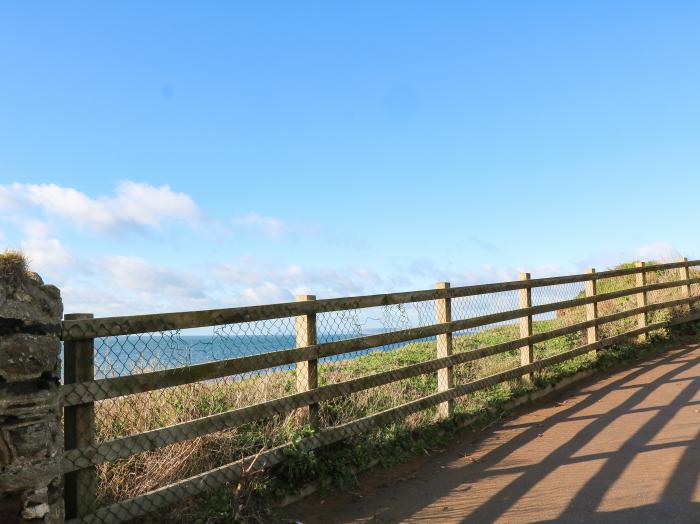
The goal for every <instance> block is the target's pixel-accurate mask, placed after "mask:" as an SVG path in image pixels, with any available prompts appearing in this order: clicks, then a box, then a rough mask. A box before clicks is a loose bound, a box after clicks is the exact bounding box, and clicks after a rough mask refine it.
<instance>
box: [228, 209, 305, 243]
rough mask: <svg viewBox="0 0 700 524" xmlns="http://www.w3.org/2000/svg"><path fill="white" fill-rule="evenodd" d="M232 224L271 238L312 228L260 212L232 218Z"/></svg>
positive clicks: (303, 231)
mask: <svg viewBox="0 0 700 524" xmlns="http://www.w3.org/2000/svg"><path fill="white" fill-rule="evenodd" d="M231 222H232V223H233V225H234V226H244V227H247V228H251V229H254V230H258V231H260V232H261V233H262V234H264V235H267V236H269V237H273V238H282V237H284V236H287V235H289V234H292V233H302V234H303V233H311V232H313V231H314V228H312V227H310V226H308V225H304V224H299V223H292V222H285V221H284V220H281V219H279V218H275V217H271V216H264V215H261V214H260V213H248V214H247V215H245V216H242V217H237V218H234V219H233V220H232V221H231Z"/></svg>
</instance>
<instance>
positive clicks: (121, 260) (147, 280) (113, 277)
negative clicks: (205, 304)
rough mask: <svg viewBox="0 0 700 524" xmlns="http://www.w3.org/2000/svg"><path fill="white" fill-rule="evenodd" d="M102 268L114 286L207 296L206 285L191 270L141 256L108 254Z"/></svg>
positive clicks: (197, 297)
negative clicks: (148, 259)
mask: <svg viewBox="0 0 700 524" xmlns="http://www.w3.org/2000/svg"><path fill="white" fill-rule="evenodd" d="M99 271H100V272H102V273H103V274H104V275H106V277H107V280H108V282H109V284H110V286H111V287H112V288H116V289H118V288H125V289H128V290H131V291H135V292H140V293H147V294H155V295H163V296H169V297H173V298H196V299H201V298H204V297H205V292H204V291H205V286H204V283H203V282H202V281H201V279H200V278H199V277H198V276H197V275H196V274H193V273H191V272H186V271H178V270H174V269H170V268H166V267H163V266H158V265H155V264H151V263H149V262H147V261H146V260H144V259H142V258H139V257H132V256H114V255H111V256H104V257H102V259H101V261H100V267H99Z"/></svg>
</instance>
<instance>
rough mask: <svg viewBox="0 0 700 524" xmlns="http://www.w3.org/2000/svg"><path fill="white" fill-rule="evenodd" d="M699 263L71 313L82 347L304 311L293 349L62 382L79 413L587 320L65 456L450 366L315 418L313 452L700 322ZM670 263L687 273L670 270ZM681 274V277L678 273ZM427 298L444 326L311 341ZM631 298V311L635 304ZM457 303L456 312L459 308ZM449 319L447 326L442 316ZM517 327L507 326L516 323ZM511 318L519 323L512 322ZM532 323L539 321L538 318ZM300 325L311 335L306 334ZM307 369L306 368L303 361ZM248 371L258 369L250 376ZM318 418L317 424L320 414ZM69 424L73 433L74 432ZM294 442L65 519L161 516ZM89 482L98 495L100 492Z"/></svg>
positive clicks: (312, 385)
mask: <svg viewBox="0 0 700 524" xmlns="http://www.w3.org/2000/svg"><path fill="white" fill-rule="evenodd" d="M698 265H700V260H696V261H690V262H689V261H687V260H682V261H680V262H674V263H670V264H654V265H638V266H637V267H631V268H625V269H616V270H611V271H603V272H599V273H596V272H594V271H593V270H591V271H590V272H587V273H585V274H581V275H570V276H563V277H553V278H538V279H523V280H518V281H512V282H504V283H498V284H483V285H476V286H465V287H454V288H450V287H449V284H447V285H445V283H443V284H441V285H440V288H439V289H434V290H423V291H415V292H406V293H392V294H382V295H370V296H361V297H349V298H340V299H324V300H313V298H314V297H310V298H311V299H309V298H305V299H303V301H297V302H290V303H284V304H273V305H267V306H252V307H243V308H230V309H218V310H209V311H198V312H185V313H167V314H160V315H141V316H128V317H110V318H95V319H92V318H85V319H82V318H81V319H76V320H65V321H64V322H63V326H62V338H63V340H64V341H65V342H66V343H67V344H81V345H80V346H75V347H81V348H85V347H88V346H90V345H91V343H90V344H88V346H86V345H85V344H82V341H91V340H92V339H99V338H107V337H118V336H129V335H139V334H143V333H146V334H147V333H153V332H163V331H171V330H176V331H177V330H180V329H190V328H201V327H205V326H219V325H229V324H238V323H247V322H258V321H264V320H274V319H288V318H290V317H295V318H297V324H296V326H297V339H296V344H298V345H299V347H293V346H294V345H295V344H294V342H293V341H290V343H289V344H290V345H291V346H292V347H289V348H288V349H280V350H274V351H269V352H262V353H258V354H251V355H247V356H240V357H236V358H223V359H220V360H217V361H213V362H206V363H202V364H191V365H186V366H181V367H175V368H172V369H163V370H156V371H146V372H142V373H133V374H128V375H124V376H116V377H109V378H98V379H96V380H82V381H76V382H73V383H69V384H64V385H63V386H62V387H61V392H62V397H63V400H64V406H65V407H66V409H82V408H81V407H82V406H90V409H93V408H92V406H96V405H98V404H99V403H100V402H116V401H121V399H128V398H130V397H131V396H134V397H137V396H138V395H143V394H152V393H156V392H158V391H163V390H168V388H176V387H180V386H185V385H188V384H194V383H200V384H207V383H215V382H216V381H217V380H221V379H223V378H225V377H232V376H253V377H255V376H262V375H255V374H256V373H257V374H259V373H261V372H262V373H265V372H267V373H270V372H273V373H289V374H291V375H292V376H293V375H294V374H296V376H297V384H299V373H300V372H301V371H302V370H304V372H306V373H308V372H309V371H308V370H310V369H311V370H313V371H314V373H317V371H316V369H317V367H316V366H317V364H316V363H317V362H321V363H322V362H323V361H322V360H320V359H324V358H329V357H340V358H351V359H352V358H356V357H353V356H352V355H357V354H361V352H364V351H367V350H371V349H377V348H388V349H386V351H387V352H388V353H391V352H392V351H393V350H394V349H395V348H397V347H403V346H401V345H402V344H405V343H409V342H414V341H421V340H426V339H429V338H430V339H431V340H434V339H435V337H438V338H439V337H440V336H450V337H452V336H453V334H455V333H456V334H459V333H465V332H471V331H469V330H475V329H480V328H484V327H486V326H498V325H504V326H514V327H515V328H517V322H519V321H520V320H521V319H523V318H525V319H529V322H530V324H528V325H530V326H532V319H533V318H534V319H535V321H536V322H539V321H540V320H537V319H538V318H539V319H541V318H542V317H543V316H546V315H551V314H555V315H556V316H555V317H553V318H556V319H561V318H564V319H565V318H566V315H567V314H569V313H567V312H569V311H579V312H580V315H581V318H585V320H578V319H579V317H573V318H574V320H577V321H574V322H572V323H570V324H569V325H563V326H557V325H555V324H552V325H551V326H550V325H549V324H547V325H546V327H548V329H546V330H545V331H542V332H537V330H535V332H533V331H532V327H530V328H528V330H526V331H522V329H521V331H520V336H517V335H516V336H515V338H513V339H512V340H508V341H506V342H499V343H495V344H494V343H491V344H485V345H484V344H481V347H477V348H472V349H468V350H466V351H457V352H453V351H452V343H453V342H452V341H453V339H452V338H450V339H443V343H447V344H449V345H448V346H447V347H448V351H447V352H443V353H442V354H440V353H434V358H427V359H425V360H422V361H420V362H417V363H410V364H405V365H399V366H398V367H396V368H395V369H389V370H385V371H376V372H373V373H370V374H367V375H364V376H359V377H352V378H349V379H342V380H335V381H333V382H327V383H323V384H321V385H319V384H318V383H317V379H316V378H315V375H314V378H313V380H311V379H310V378H304V380H303V384H304V386H303V388H301V389H299V388H300V386H299V385H298V386H297V388H298V389H297V391H296V392H294V393H291V394H284V395H282V396H279V397H277V398H270V399H269V400H263V401H257V402H253V403H252V404H250V405H245V406H243V407H238V408H235V409H226V410H222V411H221V412H218V413H214V414H211V415H206V416H199V417H197V418H194V419H193V420H186V421H183V422H179V423H176V424H172V425H165V426H163V427H158V428H156V429H150V430H147V431H141V432H138V433H135V434H133V435H127V436H123V437H118V438H112V439H108V440H104V441H101V442H97V441H96V440H95V437H94V435H88V436H83V438H81V439H80V441H79V444H78V445H75V446H71V448H70V449H66V451H65V453H64V455H63V460H62V469H63V472H64V474H66V475H78V476H79V477H80V478H83V477H87V478H94V477H91V476H90V475H89V474H87V473H86V472H90V471H94V470H95V468H96V467H98V466H102V465H108V464H110V463H112V462H115V461H120V460H126V459H129V458H130V457H133V456H136V455H139V454H142V453H147V452H154V451H156V450H159V449H161V448H164V447H167V446H172V445H177V444H180V443H184V442H187V441H190V440H192V439H197V438H201V437H206V436H207V435H210V434H214V433H218V432H223V431H230V430H233V429H235V428H238V427H242V426H243V425H245V424H250V423H255V422H257V421H262V420H266V419H270V418H271V417H280V416H292V415H294V414H295V413H297V412H299V411H300V410H303V409H307V410H308V409H311V407H314V411H313V412H311V411H309V412H307V413H313V416H314V417H317V416H318V411H317V410H318V406H319V405H323V403H327V402H331V401H337V400H341V399H344V398H350V396H352V395H354V394H358V393H361V392H364V391H367V390H370V389H372V388H378V387H385V386H390V385H391V384H393V383H398V382H399V381H404V380H407V379H414V378H416V377H421V376H435V374H436V373H442V374H443V375H442V376H443V377H447V379H448V382H446V383H444V384H442V385H440V387H439V388H438V389H437V390H434V391H435V393H432V394H428V395H424V396H422V397H420V398H417V399H415V400H410V401H407V402H404V403H402V404H400V405H397V406H394V407H391V408H388V409H383V410H381V411H379V412H377V413H373V414H370V415H367V416H363V417H360V418H358V419H356V420H351V421H349V422H342V423H339V424H336V425H334V426H332V427H316V424H317V423H318V422H314V428H315V430H314V431H313V433H312V434H311V435H309V436H307V437H304V438H302V439H301V440H299V441H295V442H294V444H293V446H294V449H296V450H301V451H310V450H313V449H317V448H319V447H321V446H325V445H328V444H331V443H334V442H338V441H339V440H342V439H344V438H347V437H349V436H353V435H357V434H359V433H361V432H364V431H368V430H370V429H372V428H377V427H380V426H382V425H384V424H386V423H388V422H393V421H397V420H401V419H403V418H405V417H406V416H407V415H410V414H413V413H418V412H421V411H423V410H426V409H429V408H435V407H440V406H448V405H450V406H452V404H451V403H452V402H453V401H455V400H456V399H459V398H461V397H464V396H465V395H469V394H471V393H474V392H477V391H480V390H483V389H487V388H491V387H493V386H496V385H498V384H502V383H504V382H509V381H513V380H520V379H521V378H522V379H523V380H525V379H527V378H528V377H531V376H533V374H534V373H537V372H542V371H543V370H545V369H547V368H549V367H551V366H554V365H556V364H561V363H563V362H566V361H568V360H570V359H573V358H575V357H578V356H581V355H585V354H588V353H591V352H595V351H597V350H602V349H605V348H610V347H611V346H615V345H617V344H619V343H621V342H625V341H629V340H631V339H633V338H635V337H637V338H640V339H641V337H645V336H646V335H647V334H648V333H650V332H655V331H659V330H663V329H667V328H669V327H672V326H678V325H681V324H684V323H688V322H695V321H698V320H700V313H697V312H695V310H694V306H695V304H696V303H697V302H699V301H700V293H693V289H695V288H698V287H699V286H700V271H698V270H693V271H692V272H691V268H693V267H695V266H698ZM671 270H679V271H677V272H672V273H671ZM654 272H656V274H658V275H663V276H664V278H668V276H669V275H671V276H673V279H672V280H667V281H658V282H653V283H648V280H647V277H646V275H648V274H651V273H654ZM676 273H677V274H678V277H679V278H676V277H675V274H676ZM639 275H644V276H645V278H640V277H639ZM623 277H634V278H632V283H631V284H630V285H629V286H626V287H624V288H623V289H614V290H612V291H606V292H603V293H596V285H595V284H596V283H598V285H600V283H601V282H605V281H606V279H607V281H611V280H610V279H620V278H623ZM691 277H692V278H691ZM577 283H592V285H588V284H586V287H585V290H584V288H583V287H582V288H581V289H578V288H575V289H574V290H573V291H571V293H573V294H575V295H576V297H575V298H568V299H566V300H557V301H553V302H552V301H550V302H548V303H546V304H538V305H532V301H531V300H530V298H528V300H527V301H526V302H521V305H520V306H518V305H517V304H514V305H513V306H512V307H511V308H510V309H508V310H506V311H498V312H495V313H488V314H481V315H476V316H471V317H469V318H458V319H456V320H455V319H454V314H453V315H452V317H450V314H449V307H450V306H449V304H450V301H451V300H453V299H460V298H463V297H476V296H480V295H490V294H498V293H503V292H518V291H520V290H524V289H525V290H534V289H537V288H548V287H550V286H561V285H565V284H577ZM693 286H695V288H693ZM674 290H675V291H674ZM654 293H662V294H661V295H658V296H660V297H661V298H663V300H662V301H653V300H650V301H649V302H647V299H648V297H653V294H654ZM569 296H571V295H569ZM528 297H529V294H528ZM620 300H622V301H623V302H622V303H620V304H622V305H624V309H622V310H616V309H615V308H613V309H612V311H611V312H610V311H608V312H606V313H604V314H602V315H599V312H602V310H601V309H600V308H601V305H602V304H616V306H615V307H618V306H619V307H622V306H621V305H620V304H618V303H617V302H615V301H620ZM427 301H435V303H436V304H438V303H439V304H440V306H439V307H442V308H443V309H442V310H439V309H438V310H436V311H438V312H437V313H436V315H435V317H434V318H435V319H436V320H438V321H437V322H434V323H428V324H426V325H420V326H418V327H411V328H407V329H393V330H391V331H389V332H386V333H379V334H371V335H365V336H355V337H349V338H345V339H342V340H330V341H322V342H320V343H313V344H309V343H308V342H317V336H316V329H317V328H316V315H319V314H322V313H330V312H343V311H345V310H356V309H362V308H376V307H386V306H398V305H402V304H415V303H423V302H427ZM445 304H447V308H448V309H447V310H445V309H444V308H445ZM627 304H630V305H632V306H633V307H629V306H628V305H627ZM452 307H453V308H454V305H453V306H452ZM672 310H673V311H677V313H674V314H672V315H671V316H670V317H669V318H664V319H662V320H655V321H652V322H649V321H648V320H649V319H650V318H651V317H652V316H653V315H652V314H658V313H663V312H664V311H672ZM439 311H442V313H439ZM445 311H448V313H447V315H445V314H444V312H445ZM441 315H442V317H441ZM300 318H301V319H307V320H304V321H303V322H300V321H299V320H298V319H300ZM441 318H442V320H448V321H447V322H439V320H440V319H441ZM451 318H452V319H451ZM547 318H552V317H547ZM621 321H629V322H631V323H633V325H635V326H636V327H635V328H633V329H625V330H624V332H621V333H616V334H613V335H607V336H601V331H600V330H601V329H603V328H605V326H608V325H612V324H613V323H616V322H617V323H619V322H621ZM509 322H510V323H511V324H508V323H509ZM513 322H515V324H512V323H513ZM629 322H628V324H629ZM543 325H544V324H543ZM626 325H627V324H626ZM521 326H522V324H521ZM552 326H554V327H552ZM535 327H537V325H536V324H535ZM299 329H304V330H313V331H311V332H308V333H305V334H304V335H303V336H300V335H299V331H298V330H299ZM523 335H527V336H523ZM567 336H569V337H571V336H574V337H577V338H575V339H572V340H578V339H579V338H581V337H583V338H582V340H583V341H584V343H579V344H578V345H576V346H575V347H573V349H567V350H564V351H561V352H560V353H558V354H555V355H552V356H545V357H543V358H539V359H538V358H536V356H537V354H536V353H535V359H534V360H532V357H529V359H528V360H525V361H522V365H519V366H516V367H513V368H511V369H507V370H505V371H501V372H498V373H494V374H491V375H488V376H483V377H481V378H476V379H474V380H471V381H468V382H465V383H460V384H455V383H453V373H454V371H453V370H454V369H456V367H457V366H460V365H464V364H467V363H473V362H476V361H480V360H482V359H486V358H488V357H495V356H498V355H502V354H506V353H509V352H511V353H512V352H515V351H518V350H519V349H522V348H524V347H528V348H533V347H537V346H536V345H537V344H542V343H544V342H548V341H553V340H556V339H561V338H562V337H567ZM431 337H432V338H431ZM459 338H460V337H457V338H455V339H454V340H459ZM319 340H320V339H319ZM444 340H447V342H444ZM299 341H301V344H299ZM70 347H71V351H73V349H72V348H73V347H74V346H70ZM348 355H351V356H348ZM309 362H313V363H314V365H313V367H309V366H306V363H309ZM343 362H347V360H343ZM302 364H303V365H304V366H303V367H302ZM318 365H323V364H318ZM285 366H286V367H285ZM265 370H267V371H265ZM280 370H282V371H280ZM251 373H252V374H253V375H246V374H251ZM445 384H447V385H445ZM439 413H442V415H441V416H449V415H451V413H452V407H450V410H449V411H439ZM314 420H315V421H316V418H314ZM71 429H72V428H68V430H71ZM290 446H292V444H291V443H286V444H281V445H277V446H274V447H272V448H270V449H261V450H260V451H259V452H258V453H257V454H255V455H251V456H247V457H244V458H241V459H239V460H235V461H233V462H230V463H228V464H225V465H223V466H220V467H217V468H214V469H211V470H209V471H205V472H203V473H201V474H198V475H195V476H192V477H189V478H185V479H182V480H179V481H176V482H174V483H172V484H169V485H166V486H163V487H160V488H157V489H154V490H151V491H149V492H147V493H143V494H139V495H137V496H134V497H130V498H128V499H126V500H120V501H117V502H114V503H109V504H108V505H106V506H102V507H99V508H97V509H94V510H93V506H94V505H93V504H91V502H90V501H88V503H87V504H86V503H84V502H83V503H81V504H80V505H78V506H82V507H85V508H89V509H86V510H83V511H82V512H80V511H79V512H78V513H77V514H73V515H69V516H70V517H72V518H71V519H69V522H124V521H127V520H129V519H133V518H137V517H141V516H144V515H147V514H148V513H151V512H153V511H156V510H159V509H162V508H164V507H167V506H170V505H172V504H176V503H178V502H179V501H181V500H182V498H183V497H189V496H194V495H199V494H202V493H205V492H207V491H209V490H212V489H217V488H219V487H222V486H224V485H225V484H227V483H231V482H237V481H238V480H240V479H241V478H242V476H243V475H245V474H247V472H249V471H250V469H251V468H252V467H253V466H254V467H255V469H256V470H260V469H265V468H269V467H272V466H274V465H275V464H278V463H280V462H281V461H283V460H284V459H285V457H286V456H287V454H288V450H289V449H290ZM93 482H94V481H93ZM91 489H92V490H93V491H94V487H92V488H91ZM80 494H81V490H80V488H79V487H78V488H77V490H76V493H75V494H74V496H75V497H79V496H80ZM83 494H84V492H83ZM88 496H89V497H93V498H94V494H92V495H90V494H89V493H88Z"/></svg>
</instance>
